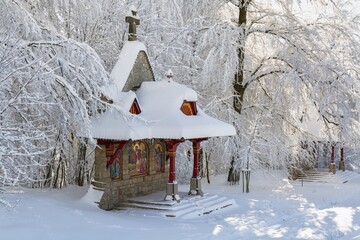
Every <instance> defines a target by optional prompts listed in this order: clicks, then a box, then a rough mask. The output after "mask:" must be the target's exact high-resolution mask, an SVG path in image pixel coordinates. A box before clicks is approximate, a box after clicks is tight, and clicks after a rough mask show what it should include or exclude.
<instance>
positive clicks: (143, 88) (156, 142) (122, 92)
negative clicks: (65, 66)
mask: <svg viewBox="0 0 360 240" xmlns="http://www.w3.org/2000/svg"><path fill="white" fill-rule="evenodd" d="M125 20H126V22H127V23H128V24H129V33H128V40H127V41H126V42H125V44H124V46H123V48H122V50H121V52H120V55H119V58H118V61H117V63H116V64H115V66H114V68H113V70H112V72H111V74H110V78H111V84H109V85H105V86H103V88H102V90H103V92H102V94H103V99H104V100H105V101H106V102H108V105H109V106H108V107H107V109H106V110H105V111H103V112H102V113H101V114H99V115H98V116H97V117H94V118H93V119H92V120H91V127H92V135H93V137H94V138H95V139H96V141H97V146H98V147H97V148H96V150H95V177H94V181H93V182H92V185H93V186H94V188H96V189H97V190H101V191H103V195H102V198H101V200H100V202H99V207H100V208H102V209H106V210H110V209H113V208H116V207H118V206H120V205H121V204H122V203H124V202H127V200H128V199H129V198H132V197H136V196H142V195H146V194H150V193H153V192H157V191H164V201H180V197H179V194H178V183H177V181H176V150H177V147H178V145H179V144H181V143H183V142H185V141H190V142H191V143H192V148H193V169H189V171H192V178H191V179H190V186H189V194H192V195H201V196H202V195H203V190H202V186H201V178H200V176H199V152H200V144H201V142H203V141H206V140H207V139H208V138H211V137H219V136H232V135H235V134H236V131H235V128H234V127H233V126H232V125H230V124H227V123H225V122H222V121H220V120H218V119H215V118H212V117H210V116H208V115H207V114H206V113H205V112H203V111H202V110H201V108H200V107H199V106H198V104H197V100H198V99H197V93H196V92H195V91H194V90H192V89H191V88H189V87H187V86H185V85H183V84H180V83H177V82H176V81H174V80H173V74H172V72H171V71H169V72H168V73H167V79H165V80H156V79H155V77H154V73H153V70H152V67H151V64H150V61H149V58H148V55H147V50H146V47H145V45H144V44H143V43H142V42H140V41H139V40H138V38H137V34H136V28H137V26H138V25H139V24H140V19H139V17H138V16H137V11H136V9H135V8H134V7H131V8H130V11H129V13H128V14H127V16H126V17H125Z"/></svg>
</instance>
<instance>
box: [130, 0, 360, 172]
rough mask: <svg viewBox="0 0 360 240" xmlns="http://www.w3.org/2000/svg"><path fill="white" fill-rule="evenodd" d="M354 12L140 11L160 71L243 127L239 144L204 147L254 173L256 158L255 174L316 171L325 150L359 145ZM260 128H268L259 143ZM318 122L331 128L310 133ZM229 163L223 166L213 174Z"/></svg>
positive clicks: (213, 7) (207, 5) (297, 5)
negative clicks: (317, 156)
mask: <svg viewBox="0 0 360 240" xmlns="http://www.w3.org/2000/svg"><path fill="white" fill-rule="evenodd" d="M132 3H134V4H135V5H136V4H137V1H133V2H132ZM350 4H351V2H350V1H347V2H344V1H338V2H337V1H326V0H324V1H316V2H312V1H308V2H306V3H305V2H303V1H283V0H277V1H271V2H268V1H261V0H258V1H257V0H241V1H221V0H218V1H201V3H200V2H197V1H190V2H188V1H187V2H185V1H176V2H167V1H149V2H147V3H138V4H137V6H139V8H140V9H141V10H140V11H139V12H140V14H142V15H143V16H144V15H145V19H146V21H144V22H146V23H145V25H146V26H145V27H144V26H142V27H144V28H140V31H143V37H144V39H145V41H147V43H148V44H147V46H148V47H149V52H150V54H149V55H150V57H152V60H153V62H155V69H156V72H157V73H158V74H159V73H161V72H165V70H166V69H167V68H172V69H173V71H174V72H175V78H177V79H178V80H180V81H182V82H183V83H185V84H189V85H192V86H193V87H195V88H196V90H197V91H198V92H199V94H200V102H201V104H202V106H203V108H204V109H205V110H206V111H207V112H208V113H210V114H213V115H214V116H217V117H220V118H222V119H224V120H226V121H230V122H232V123H233V124H234V125H235V126H236V128H237V130H238V136H236V137H234V138H233V139H232V140H231V141H230V142H229V140H228V139H221V140H218V139H216V140H214V141H213V140H211V141H209V142H208V143H206V144H205V145H204V147H208V145H210V147H209V148H208V149H214V148H216V146H221V147H222V146H224V145H225V146H228V147H227V148H226V149H225V151H226V152H222V151H220V149H219V151H218V154H217V155H213V156H214V159H217V160H219V159H224V160H225V161H224V162H225V163H230V162H231V159H233V160H234V164H235V165H236V167H246V166H247V164H246V163H247V161H246V159H248V158H249V156H248V154H251V157H250V158H251V161H250V166H252V167H255V168H258V167H262V168H263V167H283V168H284V167H287V166H289V165H290V163H291V162H292V161H295V162H297V161H298V160H301V161H302V162H303V163H304V164H311V161H312V160H313V154H312V148H314V144H315V143H316V142H317V141H340V139H341V142H342V144H344V145H350V144H354V143H357V142H358V140H359V139H358V136H357V125H358V118H357V116H356V114H354V112H357V106H356V104H355V103H356V102H357V99H358V96H359V95H358V92H357V89H358V86H357V84H358V81H357V79H358V77H357V75H358V72H359V68H358V66H357V62H358V53H359V44H358V42H359V41H358V40H359V39H358V33H359V29H358V23H357V22H358V18H357V17H356V15H354V14H349V11H350V10H351V5H350ZM154 13H156V14H154ZM176 74H178V77H177V75H176ZM160 77H161V76H160ZM259 116H261V118H259ZM256 119H261V120H259V121H260V122H261V124H257V125H256V134H255V135H254V134H253V133H254V131H255V130H254V122H255V120H256ZM315 122H316V124H317V125H318V126H319V128H322V129H319V131H318V132H317V133H314V132H312V131H309V130H307V129H308V126H309V125H313V124H315ZM340 135H341V136H340ZM345 136H346V137H345ZM225 142H226V143H225ZM304 142H306V143H307V144H305V145H304V144H301V143H304ZM255 143H256V144H255ZM249 146H251V148H252V150H251V151H247V150H246V149H249ZM304 146H307V148H308V149H304ZM229 153H230V154H229ZM246 153H248V154H246ZM229 156H232V157H231V158H230V159H229ZM224 162H222V161H217V163H216V162H215V161H213V163H214V164H217V166H216V167H213V169H221V168H222V166H221V165H224ZM250 166H249V167H250ZM295 166H296V164H295Z"/></svg>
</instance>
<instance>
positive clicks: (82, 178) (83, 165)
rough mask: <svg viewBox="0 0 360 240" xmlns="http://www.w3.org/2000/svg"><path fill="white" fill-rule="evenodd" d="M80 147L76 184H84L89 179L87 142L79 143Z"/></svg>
mask: <svg viewBox="0 0 360 240" xmlns="http://www.w3.org/2000/svg"><path fill="white" fill-rule="evenodd" d="M79 145H80V147H79V150H78V164H77V174H76V180H75V182H76V184H77V185H79V186H84V185H85V183H86V181H87V180H88V174H89V173H88V171H87V170H86V169H87V161H86V159H85V158H86V143H81V142H80V143H79Z"/></svg>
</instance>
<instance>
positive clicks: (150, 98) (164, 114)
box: [92, 81, 236, 140]
mask: <svg viewBox="0 0 360 240" xmlns="http://www.w3.org/2000/svg"><path fill="white" fill-rule="evenodd" d="M135 94H136V98H137V99H138V102H139V105H140V106H141V113H140V114H138V115H131V114H130V113H128V112H126V111H124V112H120V111H117V110H115V109H109V110H108V111H106V112H105V113H104V114H102V115H100V116H99V117H98V118H97V119H93V120H92V135H93V137H94V138H97V139H111V140H129V139H132V140H139V139H151V138H162V139H181V138H184V139H194V138H207V137H217V136H232V135H235V134H236V131H235V128H234V127H233V126H232V125H230V124H227V123H224V122H222V121H219V120H217V119H215V118H212V117H210V116H208V115H207V114H205V113H204V112H203V111H202V110H201V109H200V108H198V114H197V115H195V116H187V115H185V114H184V113H183V112H182V111H181V110H180V107H181V105H182V103H183V101H185V100H186V101H196V100H197V94H196V92H195V91H194V90H192V89H190V88H188V87H186V86H184V85H182V84H179V83H176V82H174V81H170V82H168V81H156V82H143V83H142V85H141V87H140V88H139V89H138V90H137V91H136V92H135ZM119 103H120V102H119ZM114 107H116V101H115V102H114Z"/></svg>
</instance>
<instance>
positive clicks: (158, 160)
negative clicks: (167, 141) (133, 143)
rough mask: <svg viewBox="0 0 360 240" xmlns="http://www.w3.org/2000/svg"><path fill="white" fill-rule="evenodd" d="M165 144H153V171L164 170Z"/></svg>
mask: <svg viewBox="0 0 360 240" xmlns="http://www.w3.org/2000/svg"><path fill="white" fill-rule="evenodd" d="M165 151H166V149H165V146H164V144H162V143H161V142H157V143H156V144H155V159H154V160H155V171H156V172H164V171H165V160H166V159H165Z"/></svg>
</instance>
